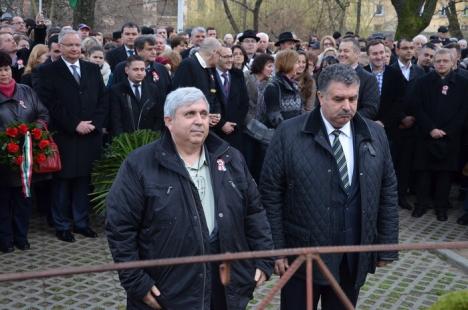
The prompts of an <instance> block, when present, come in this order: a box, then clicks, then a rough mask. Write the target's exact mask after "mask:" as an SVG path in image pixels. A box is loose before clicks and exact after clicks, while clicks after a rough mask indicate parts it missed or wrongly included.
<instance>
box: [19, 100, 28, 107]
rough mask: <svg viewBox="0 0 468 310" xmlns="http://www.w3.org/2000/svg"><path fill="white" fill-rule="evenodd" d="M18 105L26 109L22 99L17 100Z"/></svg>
mask: <svg viewBox="0 0 468 310" xmlns="http://www.w3.org/2000/svg"><path fill="white" fill-rule="evenodd" d="M19 105H20V106H21V107H22V108H23V109H26V105H25V104H24V101H23V100H20V101H19Z"/></svg>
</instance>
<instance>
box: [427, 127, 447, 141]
mask: <svg viewBox="0 0 468 310" xmlns="http://www.w3.org/2000/svg"><path fill="white" fill-rule="evenodd" d="M446 135H447V134H446V133H445V131H443V130H440V129H437V128H436V129H432V130H431V137H432V138H434V139H440V138H443V137H445V136H446Z"/></svg>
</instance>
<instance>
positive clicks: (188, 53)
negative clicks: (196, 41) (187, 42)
mask: <svg viewBox="0 0 468 310" xmlns="http://www.w3.org/2000/svg"><path fill="white" fill-rule="evenodd" d="M192 48H193V47H191V48H188V49H186V50H185V51H182V53H180V56H181V57H182V59H185V58H187V57H189V56H190V51H191V50H192Z"/></svg>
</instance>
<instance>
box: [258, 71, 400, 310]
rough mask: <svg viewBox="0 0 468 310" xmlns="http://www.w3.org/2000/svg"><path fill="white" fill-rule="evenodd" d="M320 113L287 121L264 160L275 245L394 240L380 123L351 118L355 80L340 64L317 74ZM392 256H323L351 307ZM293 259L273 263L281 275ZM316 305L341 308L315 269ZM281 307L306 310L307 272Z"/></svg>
mask: <svg viewBox="0 0 468 310" xmlns="http://www.w3.org/2000/svg"><path fill="white" fill-rule="evenodd" d="M318 90H319V91H318V98H319V100H320V108H316V109H315V110H313V111H312V112H311V113H307V114H303V115H301V116H298V117H295V118H292V119H290V120H287V121H284V122H283V123H282V124H281V126H280V127H279V128H278V129H276V133H275V136H274V137H273V140H272V142H271V143H270V145H269V148H268V151H267V154H266V157H265V161H264V163H263V168H262V175H261V178H260V194H261V196H262V202H263V206H264V207H265V209H266V211H267V216H268V219H269V221H270V226H271V231H272V235H273V241H274V243H275V248H277V249H281V248H296V247H315V246H330V245H367V244H387V243H398V206H397V184H396V178H395V172H394V170H393V165H392V158H391V155H390V148H389V146H388V140H387V136H386V134H385V131H384V129H383V128H382V126H380V125H378V124H376V123H375V122H373V121H370V120H368V119H366V118H364V117H362V116H360V115H359V113H356V110H357V105H358V103H357V102H358V92H359V78H358V75H357V73H356V72H355V71H354V70H353V69H351V68H349V66H345V65H342V64H336V65H331V66H328V67H327V68H325V70H323V71H322V72H321V73H320V77H319V81H318ZM397 255H398V254H397V253H396V252H381V253H359V254H333V255H325V256H323V260H324V261H325V263H326V264H327V266H328V268H330V271H331V273H332V274H333V276H334V277H335V278H336V279H337V281H338V283H339V284H340V285H341V287H342V288H343V290H344V292H345V293H346V295H347V296H348V298H349V299H350V301H351V302H352V303H353V304H354V305H356V302H357V299H358V295H359V290H360V287H361V286H362V285H363V284H364V283H365V280H366V276H367V274H368V273H373V272H374V271H375V268H376V267H381V266H385V265H386V264H388V263H389V262H391V261H393V260H396V259H397ZM291 262H292V259H291V258H289V259H286V258H278V259H277V260H276V264H275V272H276V273H279V274H280V275H282V274H284V272H285V270H286V269H287V268H288V267H289V264H290V263H291ZM313 274H314V288H313V289H314V291H313V292H314V308H315V309H317V304H318V300H319V298H320V299H321V305H322V309H324V310H328V309H332V310H337V309H344V306H343V305H342V304H341V303H340V301H339V300H338V299H337V298H336V295H335V294H334V293H333V289H332V288H331V287H330V286H329V283H328V282H327V280H326V279H325V278H324V277H323V275H321V274H320V273H319V272H318V270H314V271H313ZM281 309H293V310H301V309H306V282H305V268H302V269H300V270H299V271H298V272H296V274H295V275H294V276H293V277H292V278H291V279H290V280H289V282H287V284H286V285H285V287H284V288H283V289H282V291H281Z"/></svg>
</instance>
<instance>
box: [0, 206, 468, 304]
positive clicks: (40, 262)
mask: <svg viewBox="0 0 468 310" xmlns="http://www.w3.org/2000/svg"><path fill="white" fill-rule="evenodd" d="M461 212H462V211H461V205H460V204H459V203H458V204H457V203H456V204H454V209H451V210H450V213H449V220H448V222H438V221H436V220H435V217H434V215H433V213H432V212H428V213H427V214H425V215H424V216H423V217H421V218H418V219H415V218H412V217H410V212H409V211H407V210H400V212H399V215H400V242H401V243H410V242H423V241H459V240H468V230H467V229H466V227H465V226H461V225H457V224H456V223H455V221H456V218H457V217H458V216H459V215H461ZM93 227H94V228H96V230H97V232H98V234H99V237H98V238H96V239H89V238H84V237H82V236H79V235H78V236H76V238H77V241H76V242H75V243H73V244H68V243H64V242H61V241H59V240H57V239H56V238H55V236H54V231H53V230H52V229H51V228H49V227H48V226H47V225H46V223H45V220H44V219H43V218H39V217H37V216H35V217H34V218H33V219H32V222H31V228H30V243H31V246H32V248H31V250H30V251H26V252H22V251H19V250H16V251H15V252H14V253H10V254H5V255H0V273H5V272H25V271H31V270H44V269H50V268H59V267H65V266H83V265H90V264H92V265H97V264H105V263H108V262H110V261H112V259H111V256H110V253H109V250H108V247H107V241H106V239H105V236H104V230H103V223H102V221H95V222H94V224H93ZM277 280H278V277H276V276H274V277H272V279H271V280H270V281H269V282H267V283H266V284H265V285H264V286H263V287H261V288H259V289H257V290H256V292H255V294H254V299H253V300H252V302H251V303H250V305H249V307H248V309H255V307H256V306H258V304H259V303H260V302H261V300H262V299H263V298H264V297H265V296H266V295H267V293H268V291H269V290H270V289H271V288H272V287H273V285H274V284H275V283H276V281H277ZM466 287H468V275H467V274H464V273H463V272H462V271H461V270H459V269H457V268H455V267H452V266H451V265H449V264H448V263H447V262H446V261H444V260H443V259H441V258H440V257H439V256H438V255H436V254H435V253H433V252H431V251H406V252H401V253H400V259H399V261H397V262H395V263H393V264H391V265H389V266H387V267H385V268H379V269H377V272H376V274H374V275H370V276H369V277H368V279H367V282H366V284H365V285H364V286H363V288H362V290H361V294H360V298H359V301H358V307H357V308H358V309H378V310H380V309H391V310H393V309H394V310H397V309H398V310H400V309H403V310H405V309H408V310H413V309H426V308H427V307H429V306H430V305H431V304H433V303H434V302H435V301H437V298H438V297H439V296H440V295H442V294H444V293H446V292H450V291H453V290H462V289H466ZM304 299H305V296H304ZM125 303H126V296H125V292H124V291H123V289H122V287H121V286H120V283H119V280H118V275H117V273H116V272H105V273H100V274H86V275H75V276H69V277H62V278H50V279H44V280H31V281H20V282H14V283H0V310H3V309H5V310H10V309H41V310H42V309H60V310H61V309H66V310H69V309H95V310H101V309H106V310H107V309H125ZM268 309H279V294H277V296H275V298H274V299H273V301H272V304H271V305H269V307H268Z"/></svg>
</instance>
